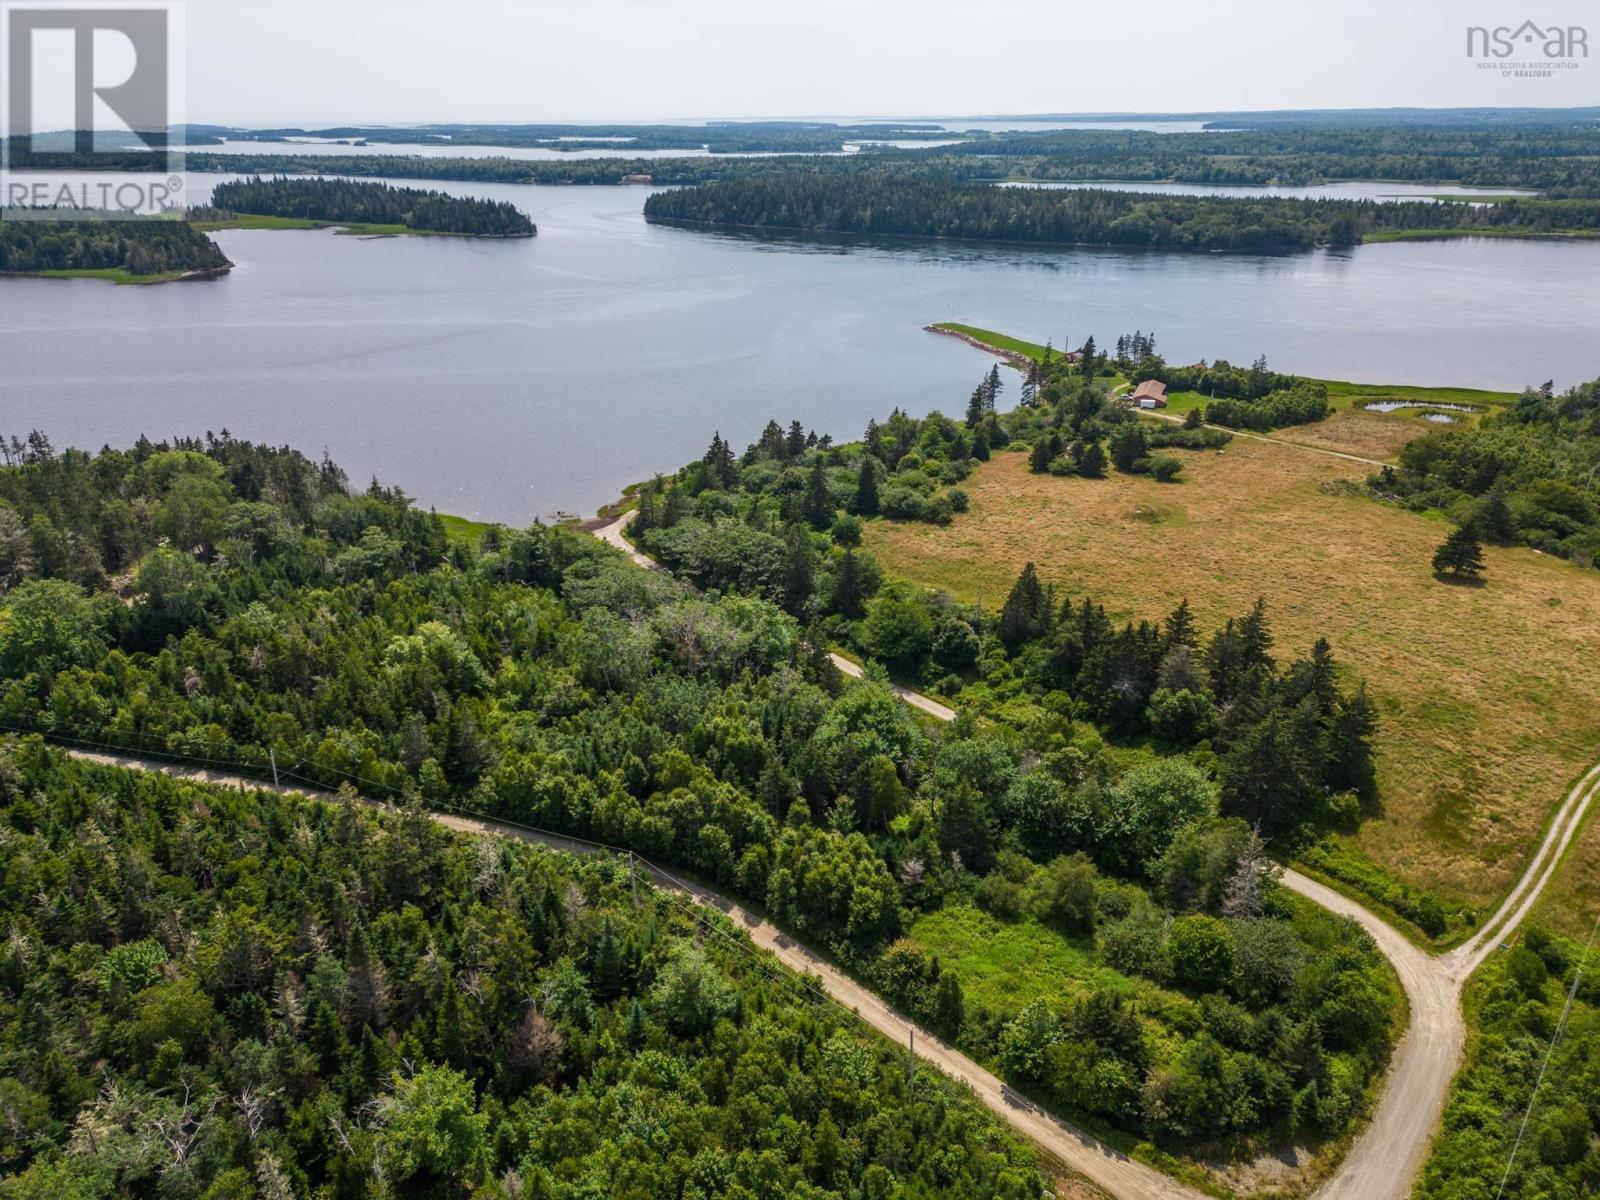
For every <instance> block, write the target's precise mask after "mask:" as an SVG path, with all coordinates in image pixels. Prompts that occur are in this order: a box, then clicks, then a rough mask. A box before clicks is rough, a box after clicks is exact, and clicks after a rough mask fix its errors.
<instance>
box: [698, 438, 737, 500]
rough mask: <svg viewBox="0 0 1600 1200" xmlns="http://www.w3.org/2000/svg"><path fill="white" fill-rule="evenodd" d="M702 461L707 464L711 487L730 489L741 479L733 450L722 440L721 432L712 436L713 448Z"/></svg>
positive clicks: (707, 451)
mask: <svg viewBox="0 0 1600 1200" xmlns="http://www.w3.org/2000/svg"><path fill="white" fill-rule="evenodd" d="M700 461H701V462H702V463H704V464H705V468H706V470H705V475H706V482H707V484H708V486H710V487H716V488H730V487H732V486H733V485H734V482H735V481H736V480H737V479H738V477H739V469H738V464H737V463H736V462H735V461H734V457H733V448H732V447H731V446H729V445H728V443H727V442H725V441H723V440H722V434H721V432H720V431H719V432H717V433H714V434H712V436H711V446H710V448H709V449H707V450H706V454H705V457H704V458H703V459H701V460H700Z"/></svg>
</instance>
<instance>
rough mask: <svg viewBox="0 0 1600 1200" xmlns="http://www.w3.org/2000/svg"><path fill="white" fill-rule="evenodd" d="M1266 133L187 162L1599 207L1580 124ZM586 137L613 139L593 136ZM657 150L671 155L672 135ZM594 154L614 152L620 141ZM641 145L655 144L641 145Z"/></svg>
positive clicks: (1129, 133)
mask: <svg viewBox="0 0 1600 1200" xmlns="http://www.w3.org/2000/svg"><path fill="white" fill-rule="evenodd" d="M1256 124H1257V127H1255V128H1250V129H1227V130H1208V131H1205V132H1200V133H1166V134H1163V133H1149V132H1141V131H1137V130H1112V129H1068V130H1052V131H1048V132H1044V133H1020V132H1011V133H985V132H982V131H972V132H964V133H962V134H960V135H959V136H960V138H961V139H962V140H961V142H960V144H958V145H955V146H930V147H926V148H915V147H910V148H899V149H896V148H890V147H880V146H870V145H869V146H868V147H867V149H865V150H864V151H863V152H862V153H858V154H851V155H845V156H843V157H826V158H818V157H815V156H809V157H808V156H807V154H806V153H805V152H804V151H805V150H807V149H809V150H810V151H812V152H815V151H816V150H818V149H819V148H821V149H837V146H835V145H832V144H827V145H823V144H822V143H817V144H816V145H811V146H809V147H800V146H799V145H798V144H796V145H795V146H793V147H792V148H796V149H800V150H801V152H800V153H797V154H796V155H795V156H793V157H787V158H785V157H775V158H764V159H728V158H720V159H719V158H706V157H698V158H654V159H650V158H633V159H618V158H604V159H573V160H567V161H540V162H532V161H524V160H518V159H510V158H504V157H486V158H466V157H461V158H436V157H431V156H421V155H417V156H404V157H398V158H396V157H389V156H378V155H372V154H366V155H363V154H361V153H360V152H359V147H355V146H352V147H351V153H350V154H349V155H348V156H346V155H338V156H328V155H306V154H298V155H297V154H295V153H294V152H293V145H292V144H286V143H278V144H277V146H278V147H279V148H275V147H274V145H273V144H272V143H269V142H263V143H262V153H261V154H260V155H238V154H214V153H206V152H204V151H192V152H190V153H189V154H188V155H187V164H188V168H189V169H190V170H193V171H226V172H234V171H260V172H273V173H300V172H310V173H316V172H329V173H334V174H346V175H390V176H403V177H405V178H436V179H478V180H491V179H492V180H497V181H502V182H525V183H605V184H611V183H616V182H617V181H618V180H619V179H622V178H623V177H625V176H629V175H649V176H651V177H652V179H653V181H654V182H656V183H658V184H668V185H679V184H696V183H706V182H710V181H713V180H721V179H743V178H749V177H752V176H763V177H765V176H773V175H786V174H805V175H810V174H830V175H832V174H843V175H856V174H871V175H883V176H889V177H893V178H896V179H927V180H939V181H943V182H969V181H976V180H989V181H994V180H1005V179H1012V180H1037V181H1094V180H1118V181H1132V182H1141V181H1143V182H1157V181H1174V182H1179V183H1199V184H1215V185H1219V186H1221V185H1246V186H1248V185H1280V186H1291V185H1292V186H1304V185H1309V184H1319V183H1327V182H1330V181H1337V180H1344V179H1377V180H1394V181H1399V182H1408V183H1439V184H1456V185H1469V186H1477V187H1490V188H1530V189H1534V190H1538V191H1543V192H1545V193H1546V194H1548V195H1550V196H1553V197H1563V196H1566V197H1587V198H1590V199H1594V198H1600V127H1597V126H1596V125H1595V123H1594V122H1593V121H1592V120H1590V121H1585V120H1580V119H1576V118H1574V119H1572V120H1570V121H1566V122H1562V121H1559V120H1552V119H1549V118H1548V117H1547V118H1545V119H1537V118H1536V117H1535V116H1533V115H1528V114H1524V115H1523V116H1522V117H1521V118H1518V119H1514V120H1509V121H1508V122H1507V123H1492V122H1484V123H1472V122H1468V123H1449V122H1446V121H1444V120H1442V119H1441V120H1440V121H1439V122H1438V123H1435V124H1428V123H1426V122H1421V123H1419V122H1415V121H1403V120H1399V119H1396V120H1394V122H1393V123H1391V124H1387V125H1385V124H1367V123H1356V124H1340V123H1331V124H1319V123H1316V122H1314V121H1310V120H1306V121H1303V122H1300V123H1295V122H1292V121H1286V120H1285V121H1265V120H1262V121H1258V122H1257V123H1256ZM574 128H579V127H574ZM617 128H619V129H620V128H625V127H617ZM891 135H892V136H894V137H895V138H896V139H898V140H904V139H907V138H916V137H918V136H920V134H919V133H918V132H917V131H914V130H912V131H907V130H901V129H899V128H893V129H890V130H886V131H880V132H879V133H877V134H874V135H871V136H891ZM411 136H412V137H413V138H414V136H415V135H411ZM485 136H486V138H487V137H488V135H485ZM552 136H578V135H577V134H563V135H552ZM585 136H587V137H590V138H593V137H598V136H603V135H602V134H600V133H598V132H597V131H593V130H590V131H588V133H587V134H586V135H585ZM671 136H672V137H680V136H681V137H683V138H687V139H688V141H686V142H680V143H678V144H686V145H690V144H692V145H694V146H696V147H698V145H699V144H700V142H699V141H695V140H694V139H704V138H706V137H707V136H708V135H707V134H706V132H705V131H704V130H702V129H701V128H700V127H690V128H686V129H684V130H683V131H681V134H673V135H671ZM741 136H744V137H751V136H755V135H749V134H746V135H741ZM796 136H800V135H796ZM803 136H804V137H807V138H810V137H814V136H815V135H813V134H806V135H803ZM830 136H831V135H830ZM861 136H864V137H865V136H868V135H867V134H866V133H863V134H862V135H861ZM461 144H463V145H466V144H469V143H467V142H462V143H461ZM479 144H486V145H493V144H501V145H505V144H517V143H507V142H505V141H503V140H502V141H500V142H498V143H496V142H494V141H493V140H492V138H489V139H488V140H486V141H484V142H481V143H479ZM564 144H566V145H574V144H573V143H564ZM651 144H652V145H657V146H658V148H666V149H670V148H671V145H670V144H669V139H668V138H667V135H665V134H662V135H660V140H659V141H658V142H653V143H651ZM593 145H594V146H609V147H615V146H616V145H617V143H614V142H609V143H593ZM629 145H632V146H639V147H640V148H643V147H644V143H641V142H633V143H629ZM574 148H576V147H575V146H574ZM716 148H717V149H719V150H732V149H751V148H755V147H753V146H752V145H750V144H747V143H735V142H727V143H717V144H716ZM13 153H14V156H20V158H21V159H24V160H26V159H27V157H28V156H27V153H26V152H25V151H21V150H16V151H14V152H13ZM36 158H37V165H38V167H39V169H50V170H61V169H68V168H70V167H72V166H74V165H76V166H79V167H90V166H92V167H94V168H95V169H101V170H105V169H112V167H114V166H120V167H124V168H128V169H133V168H136V167H141V166H142V169H150V164H151V163H152V161H154V160H152V159H151V158H150V157H149V156H141V155H138V154H127V155H121V156H116V155H107V154H96V155H94V156H93V160H92V162H89V161H86V160H85V159H83V158H77V157H74V156H72V155H68V154H62V153H43V154H41V155H38V156H36ZM162 161H164V160H162Z"/></svg>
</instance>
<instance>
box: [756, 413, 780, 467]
mask: <svg viewBox="0 0 1600 1200" xmlns="http://www.w3.org/2000/svg"><path fill="white" fill-rule="evenodd" d="M756 447H757V448H758V449H759V450H760V451H761V453H763V454H765V455H766V456H767V457H768V458H776V459H780V460H781V459H782V458H783V457H784V453H785V451H784V444H783V428H782V426H780V425H779V424H778V423H777V422H776V421H768V422H767V427H766V428H765V429H763V430H762V431H761V440H760V441H758V442H757V443H756Z"/></svg>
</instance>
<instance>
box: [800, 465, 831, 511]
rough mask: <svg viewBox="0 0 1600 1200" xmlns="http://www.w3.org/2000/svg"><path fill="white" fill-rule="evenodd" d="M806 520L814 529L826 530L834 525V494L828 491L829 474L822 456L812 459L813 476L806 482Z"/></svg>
mask: <svg viewBox="0 0 1600 1200" xmlns="http://www.w3.org/2000/svg"><path fill="white" fill-rule="evenodd" d="M805 511H806V520H807V521H809V522H811V527H812V528H813V529H826V528H827V527H828V526H829V525H831V524H832V523H833V493H832V492H830V491H829V490H828V474H827V471H826V470H825V469H824V467H823V465H822V455H820V454H816V455H813V456H812V459H811V476H810V478H809V479H808V480H807V481H806V509H805Z"/></svg>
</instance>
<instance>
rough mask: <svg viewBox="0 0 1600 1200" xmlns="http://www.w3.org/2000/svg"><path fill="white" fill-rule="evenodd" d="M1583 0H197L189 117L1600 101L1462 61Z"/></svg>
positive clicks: (254, 120) (695, 114) (1575, 10)
mask: <svg viewBox="0 0 1600 1200" xmlns="http://www.w3.org/2000/svg"><path fill="white" fill-rule="evenodd" d="M1530 18H1531V19H1534V20H1537V21H1539V22H1540V23H1541V25H1545V24H1551V23H1556V24H1560V25H1563V26H1566V25H1577V26H1587V27H1588V28H1589V29H1591V30H1592V31H1593V32H1592V36H1590V38H1589V41H1590V42H1591V43H1593V50H1594V51H1596V52H1600V6H1597V5H1595V4H1594V3H1593V0H1584V2H1582V3H1580V2H1576V0H1384V2H1381V3H1378V2H1374V0H1097V2H1094V3H1089V2H1085V0H1049V2H1046V0H986V2H984V3H973V2H972V0H960V2H949V0H921V2H919V3H908V2H906V0H854V2H845V0H801V2H795V0H789V2H787V3H783V4H775V3H771V2H770V0H559V2H552V0H448V2H445V0H315V2H314V3H306V2H304V0H188V3H187V5H186V25H187V38H188V43H189V51H188V55H187V61H188V71H187V91H188V105H187V107H188V117H189V119H190V120H191V121H196V122H206V123H217V124H237V125H296V126H303V127H309V126H313V125H319V124H332V123H344V122H348V123H405V122H429V121H469V122H470V121H479V122H494V121H506V122H513V121H550V122H556V121H575V122H576V121H653V120H660V121H667V120H673V119H687V118H706V117H784V116H823V115H851V116H860V115H897V116H911V115H974V114H990V113H1005V114H1016V113H1044V112H1108V111H1117V112H1123V111H1128V112H1163V111H1208V110H1209V111H1215V110H1232V109H1267V108H1345V107H1380V106H1390V105H1405V106H1424V107H1437V106H1480V105H1481V106H1511V105H1537V106H1562V105H1578V104H1597V103H1600V57H1597V58H1595V59H1589V60H1584V59H1582V58H1579V59H1577V60H1576V61H1577V62H1578V64H1579V65H1578V68H1577V69H1576V70H1567V71H1561V72H1558V73H1557V74H1556V76H1555V77H1553V78H1518V77H1515V76H1509V77H1508V76H1507V75H1505V74H1504V73H1503V70H1502V68H1501V66H1500V64H1498V63H1494V64H1492V65H1490V66H1487V67H1485V66H1481V65H1479V64H1478V63H1476V62H1475V61H1474V60H1473V59H1471V58H1470V57H1469V56H1468V54H1467V27H1468V26H1469V25H1475V24H1476V25H1485V26H1490V27H1493V26H1498V25H1509V26H1517V25H1520V24H1521V23H1522V22H1523V21H1524V20H1525V19H1530Z"/></svg>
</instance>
